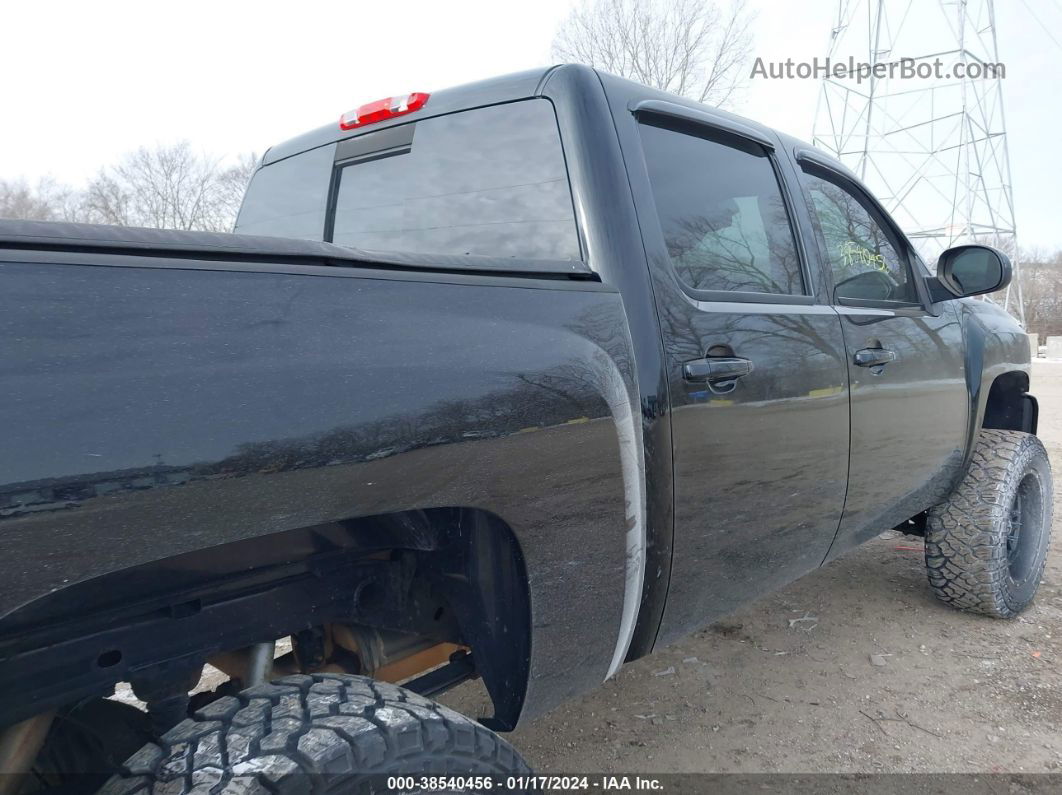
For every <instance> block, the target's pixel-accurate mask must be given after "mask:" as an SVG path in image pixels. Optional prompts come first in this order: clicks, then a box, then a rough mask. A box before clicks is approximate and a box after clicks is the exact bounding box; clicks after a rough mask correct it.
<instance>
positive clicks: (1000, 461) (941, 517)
mask: <svg viewBox="0 0 1062 795" xmlns="http://www.w3.org/2000/svg"><path fill="white" fill-rule="evenodd" d="M1051 517H1052V483H1051V465H1050V462H1049V461H1048V458H1047V451H1046V450H1044V446H1043V444H1042V443H1041V442H1040V440H1039V439H1037V438H1036V437H1035V436H1033V435H1031V434H1028V433H1021V432H1020V431H998V430H985V431H981V434H980V437H979V439H978V442H977V447H976V448H975V449H974V452H973V457H972V459H971V462H970V469H969V471H968V472H967V473H966V476H965V478H963V481H962V482H961V483H960V484H959V486H958V488H956V489H955V491H954V492H953V493H952V494H951V496H950V497H949V498H948V500H947V502H944V503H942V504H940V505H938V506H936V507H934V508H932V509H930V510H929V512H928V514H927V517H926V567H927V569H928V572H929V584H930V585H931V586H932V588H933V590H934V592H935V593H936V595H937V596H938V597H939V598H940V599H941V600H943V601H945V602H947V603H948V604H950V605H952V606H954V607H957V608H959V609H961V610H969V611H972V612H976V613H982V614H984V615H988V616H994V617H996V618H1012V617H1014V616H1016V615H1017V614H1018V613H1020V612H1021V611H1022V610H1024V609H1025V607H1026V606H1027V605H1028V604H1029V602H1031V601H1032V598H1033V596H1034V595H1035V593H1036V589H1037V587H1038V586H1039V584H1040V577H1041V576H1042V575H1043V571H1044V565H1045V563H1046V562H1047V547H1048V544H1049V543H1050V540H1051Z"/></svg>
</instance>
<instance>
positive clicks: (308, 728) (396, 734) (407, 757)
mask: <svg viewBox="0 0 1062 795" xmlns="http://www.w3.org/2000/svg"><path fill="white" fill-rule="evenodd" d="M529 773H530V768H529V767H528V766H527V763H526V762H524V760H523V759H522V758H521V757H520V755H519V754H518V753H517V752H516V750H515V749H513V747H512V746H511V745H509V744H508V743H507V742H505V741H504V740H502V739H501V738H500V737H498V736H497V735H495V734H494V732H492V731H490V730H489V729H487V728H486V727H485V726H481V725H480V724H478V723H476V722H475V721H474V720H471V719H470V718H466V717H464V716H463V715H459V714H458V713H456V712H454V711H453V710H450V709H448V708H446V707H444V706H441V705H439V704H436V703H434V702H432V701H429V700H428V699H426V698H423V697H421V696H418V695H417V694H415V693H412V692H410V691H408V690H405V689H404V688H401V687H397V686H396V685H389V684H384V683H381V682H375V681H373V680H371V679H368V678H366V677H363V676H347V675H343V674H312V675H296V676H286V677H283V678H281V679H277V680H275V681H273V682H271V683H267V684H263V685H258V686H256V687H252V688H249V689H247V690H244V691H243V692H241V693H240V694H239V696H225V697H223V698H220V699H218V700H217V701H214V702H212V703H210V704H208V705H207V706H205V707H203V708H202V709H200V710H198V711H196V713H195V717H194V719H189V720H185V721H182V722H181V723H179V724H177V725H176V726H175V727H174V728H173V729H171V730H170V731H168V732H167V733H166V734H164V735H163V736H162V740H161V742H160V743H158V744H154V743H151V744H148V745H146V746H144V747H143V748H142V749H140V750H139V751H138V752H137V753H135V754H133V756H131V757H130V758H129V759H128V760H127V761H126V763H125V765H124V766H123V768H122V771H121V772H120V773H119V774H117V775H115V776H114V777H113V778H111V779H110V780H109V781H108V782H107V783H106V784H105V785H104V786H103V789H102V790H100V792H101V793H106V795H117V794H118V793H136V792H152V793H158V792H165V793H167V795H170V794H171V793H173V794H174V795H176V793H191V792H196V793H200V792H201V793H208V792H213V793H262V795H266V793H296V792H298V793H304V792H311V791H313V792H327V793H339V792H342V793H346V792H352V793H360V792H370V791H377V792H382V791H385V790H386V788H387V787H386V780H387V777H388V776H390V775H402V776H407V775H411V776H414V777H417V776H420V775H429V776H436V775H464V776H468V775H483V776H494V777H495V780H496V781H497V779H498V778H499V777H502V778H504V777H505V776H508V775H527V774H529Z"/></svg>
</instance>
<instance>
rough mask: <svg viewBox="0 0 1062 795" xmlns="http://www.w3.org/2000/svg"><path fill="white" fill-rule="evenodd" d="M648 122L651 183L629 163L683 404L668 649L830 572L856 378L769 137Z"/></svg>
mask: <svg viewBox="0 0 1062 795" xmlns="http://www.w3.org/2000/svg"><path fill="white" fill-rule="evenodd" d="M702 116H703V114H702ZM637 119H638V121H637V129H638V136H637V137H638V139H639V141H640V155H641V158H640V159H642V160H643V161H644V166H645V168H644V173H643V172H642V171H641V170H640V165H641V163H640V162H639V160H638V159H635V158H633V157H632V158H630V159H629V161H628V165H629V168H630V169H631V176H632V186H633V188H634V192H635V201H636V203H637V204H638V208H639V215H640V223H641V226H642V234H643V239H644V242H645V246H646V252H647V256H648V258H649V262H650V268H651V269H652V272H653V282H654V290H655V292H656V296H655V297H656V301H657V309H658V314H659V317H660V325H661V329H662V336H663V345H664V349H665V353H666V358H667V361H668V368H669V387H670V396H671V408H672V418H671V424H672V438H673V446H674V479H675V537H674V550H673V558H672V569H671V582H670V588H669V591H668V599H667V606H666V608H665V613H664V617H663V623H662V625H661V629H660V634H659V636H658V642H660V643H667V642H669V641H671V640H674V639H676V638H678V637H680V636H681V635H683V634H685V633H687V632H688V631H690V630H692V629H695V628H697V627H699V626H703V625H704V624H706V623H708V622H709V621H711V620H713V619H714V618H717V617H719V616H721V615H724V614H726V613H728V612H730V611H732V610H733V609H734V608H735V607H737V606H738V605H739V604H741V603H742V602H745V601H747V600H749V599H751V598H754V597H756V596H758V595H761V594H762V593H764V592H765V591H767V590H770V589H772V588H776V587H779V586H781V585H783V584H785V583H786V582H789V581H790V580H793V579H795V578H796V577H799V576H800V575H802V574H804V573H806V572H807V571H809V570H811V569H814V568H815V567H816V566H818V565H819V564H820V563H821V562H822V559H823V557H824V556H825V554H826V551H827V550H828V548H829V546H830V542H831V540H832V539H833V537H834V534H835V532H836V529H837V526H838V522H839V520H840V516H841V510H842V505H843V501H844V494H845V483H846V477H847V468H848V386H847V379H848V373H847V368H846V364H845V350H844V342H843V337H842V331H841V321H840V319H839V317H838V314H837V312H836V311H835V310H834V309H833V308H832V307H830V306H829V305H828V303H827V302H826V301H825V300H822V298H821V297H820V296H816V295H815V294H814V292H815V291H814V290H813V289H812V288H811V287H810V285H811V284H813V283H815V282H817V280H816V279H811V278H810V274H809V272H808V269H807V266H806V261H805V257H804V255H803V253H802V246H801V243H800V239H799V236H798V234H797V233H796V227H795V225H794V223H793V219H792V215H791V209H792V206H791V201H790V198H789V196H788V194H787V192H786V191H785V189H784V180H783V179H782V175H783V174H784V172H783V171H782V170H781V168H780V167H779V165H778V163H777V162H776V160H775V155H774V153H773V151H772V150H773V146H772V144H771V142H770V139H766V138H764V137H760V136H757V137H754V138H749V137H747V135H744V134H743V133H742V131H741V129H740V128H739V129H737V130H734V129H730V128H728V127H727V125H726V122H725V120H722V119H720V120H719V123H718V125H716V124H703V123H700V122H699V121H696V120H694V119H686V120H682V119H676V118H674V117H673V116H669V117H662V116H659V115H654V114H653V113H651V112H649V113H639V114H638V116H637ZM634 164H637V165H634Z"/></svg>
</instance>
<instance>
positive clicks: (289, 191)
mask: <svg viewBox="0 0 1062 795" xmlns="http://www.w3.org/2000/svg"><path fill="white" fill-rule="evenodd" d="M335 151H336V146H335V144H331V145H330V146H322V147H320V148H318V149H311V150H310V151H308V152H303V153H302V154H301V155H296V156H295V157H289V158H287V159H286V160H281V161H279V162H276V163H273V164H271V165H268V166H263V167H262V168H260V169H258V171H256V172H255V175H254V177H253V178H252V179H251V184H250V185H248V186H247V194H246V195H245V196H244V199H243V206H242V207H241V208H240V216H239V218H238V219H237V220H236V231H237V232H239V233H240V234H244V235H269V236H271V237H299V238H304V239H306V240H321V238H322V237H323V236H324V223H325V210H326V206H327V203H328V181H329V179H331V176H332V161H333V160H334V159H335Z"/></svg>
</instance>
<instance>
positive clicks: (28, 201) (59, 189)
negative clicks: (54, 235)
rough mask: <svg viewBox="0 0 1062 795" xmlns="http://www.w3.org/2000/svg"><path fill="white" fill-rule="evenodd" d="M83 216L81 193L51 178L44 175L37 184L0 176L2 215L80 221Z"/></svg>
mask: <svg viewBox="0 0 1062 795" xmlns="http://www.w3.org/2000/svg"><path fill="white" fill-rule="evenodd" d="M81 215H82V213H81V209H80V198H79V196H78V195H77V193H76V192H75V191H73V190H71V189H70V188H68V187H67V186H65V185H61V184H60V183H58V182H56V181H55V180H53V179H51V178H48V177H45V178H42V179H40V180H38V182H37V184H36V185H30V184H29V183H28V182H26V181H25V180H3V179H0V218H14V219H20V220H24V221H77V220H80V217H81Z"/></svg>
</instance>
